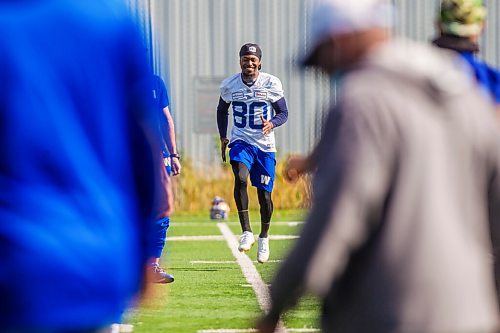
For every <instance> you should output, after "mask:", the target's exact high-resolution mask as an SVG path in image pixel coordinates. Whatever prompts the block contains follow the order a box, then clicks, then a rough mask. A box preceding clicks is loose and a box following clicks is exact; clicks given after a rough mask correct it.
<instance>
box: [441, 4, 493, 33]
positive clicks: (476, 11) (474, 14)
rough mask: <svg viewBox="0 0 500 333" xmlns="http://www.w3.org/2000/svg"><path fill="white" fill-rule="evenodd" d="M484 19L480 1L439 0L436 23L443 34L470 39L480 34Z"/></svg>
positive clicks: (482, 6) (483, 9) (484, 15)
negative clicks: (437, 22)
mask: <svg viewBox="0 0 500 333" xmlns="http://www.w3.org/2000/svg"><path fill="white" fill-rule="evenodd" d="M485 19H486V7H485V6H484V5H483V1H482V0H441V5H440V8H439V16H438V21H439V25H440V26H441V30H442V31H443V33H445V34H449V35H454V36H459V37H470V36H474V35H477V34H479V33H480V32H481V28H482V23H483V22H484V20H485Z"/></svg>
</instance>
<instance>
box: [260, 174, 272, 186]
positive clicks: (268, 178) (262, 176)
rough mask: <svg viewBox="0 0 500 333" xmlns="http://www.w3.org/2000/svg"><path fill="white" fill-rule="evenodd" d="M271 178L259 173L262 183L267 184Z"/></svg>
mask: <svg viewBox="0 0 500 333" xmlns="http://www.w3.org/2000/svg"><path fill="white" fill-rule="evenodd" d="M270 180H271V176H266V175H260V183H261V184H264V185H269V181H270Z"/></svg>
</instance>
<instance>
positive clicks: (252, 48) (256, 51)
mask: <svg viewBox="0 0 500 333" xmlns="http://www.w3.org/2000/svg"><path fill="white" fill-rule="evenodd" d="M245 55H254V56H257V57H258V58H259V59H260V58H262V50H261V49H260V47H259V45H257V44H254V43H246V44H245V45H243V46H242V47H241V49H240V58H241V57H243V56H245Z"/></svg>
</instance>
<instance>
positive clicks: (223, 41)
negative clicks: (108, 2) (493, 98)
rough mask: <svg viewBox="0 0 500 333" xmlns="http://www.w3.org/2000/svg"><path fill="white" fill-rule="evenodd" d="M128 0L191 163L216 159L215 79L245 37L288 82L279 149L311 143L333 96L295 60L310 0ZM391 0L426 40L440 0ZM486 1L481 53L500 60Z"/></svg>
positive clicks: (499, 17) (495, 9)
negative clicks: (165, 89) (286, 112)
mask: <svg viewBox="0 0 500 333" xmlns="http://www.w3.org/2000/svg"><path fill="white" fill-rule="evenodd" d="M126 1H127V2H128V5H129V7H130V8H131V11H132V12H133V14H134V15H135V16H136V17H137V18H138V21H139V22H141V26H142V30H143V33H144V35H145V38H146V39H148V38H149V39H150V40H149V41H148V42H147V43H149V44H150V45H152V51H153V58H154V67H155V71H156V72H157V73H159V74H160V75H161V76H162V77H163V78H164V79H165V82H166V83H167V86H168V89H169V94H170V99H171V110H172V114H173V117H174V121H175V124H176V130H177V139H178V145H179V147H180V150H181V151H182V153H183V154H184V155H185V156H188V157H190V158H191V159H192V160H193V162H194V163H195V165H217V164H218V163H219V162H218V161H219V153H218V150H217V144H218V134H217V126H216V115H215V109H216V106H217V101H218V83H219V82H220V81H221V80H222V79H223V78H225V77H227V76H229V75H231V74H234V73H236V72H239V71H240V69H239V63H238V51H239V48H240V46H241V45H243V44H244V43H246V42H256V43H258V44H259V45H260V46H261V48H262V50H263V58H262V62H263V69H262V70H263V71H265V72H269V73H271V74H274V75H276V76H277V77H279V78H280V79H281V81H282V83H283V87H284V89H285V97H286V99H287V103H288V106H289V116H290V117H289V121H288V122H287V123H286V124H285V125H284V126H283V127H281V128H278V129H276V139H277V147H278V150H279V151H278V156H284V155H285V154H288V153H292V152H300V153H306V152H307V151H309V150H310V148H311V147H312V145H313V144H314V143H315V141H316V139H317V137H318V133H319V127H320V124H321V121H322V117H323V116H322V115H323V114H324V110H325V106H326V105H327V104H328V103H329V101H330V100H334V99H335V89H334V88H335V87H334V86H333V85H331V84H330V81H329V80H328V78H325V77H324V76H322V75H320V74H318V73H316V72H313V71H300V70H298V69H297V66H296V65H295V60H296V55H297V51H299V50H300V47H301V46H304V45H305V43H307V31H306V26H307V25H306V20H307V19H308V11H309V6H310V3H311V0H126ZM353 1H354V0H353ZM392 1H393V3H394V4H395V6H396V7H397V19H396V23H395V27H394V31H395V33H396V34H397V35H401V36H405V37H409V38H412V39H416V40H421V41H426V42H429V41H430V40H431V39H432V37H433V36H434V35H435V17H436V13H437V10H438V4H439V0H392ZM485 3H486V5H487V7H488V11H489V16H488V22H487V29H486V32H485V34H484V36H483V38H482V39H481V50H482V52H481V56H482V57H484V58H485V59H486V60H487V61H488V62H489V63H491V64H493V65H496V66H500V44H499V43H498V39H499V36H500V4H499V1H498V0H486V1H485ZM149 20H151V22H149ZM151 27H152V29H151ZM211 112H212V113H211ZM211 116H213V121H212V123H210V117H211Z"/></svg>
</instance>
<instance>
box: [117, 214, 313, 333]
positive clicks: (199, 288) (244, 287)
mask: <svg viewBox="0 0 500 333" xmlns="http://www.w3.org/2000/svg"><path fill="white" fill-rule="evenodd" d="M250 217H251V220H252V221H259V215H258V213H257V212H250ZM302 219H303V211H280V212H277V213H276V214H275V215H274V216H273V222H274V225H273V224H271V231H270V234H271V235H296V234H297V233H298V232H299V230H300V227H301V224H300V223H287V222H286V221H300V220H302ZM225 223H226V224H227V225H228V226H229V228H230V230H231V231H232V232H233V233H234V234H235V235H236V236H239V235H240V233H241V231H240V227H239V223H237V222H236V220H235V216H234V215H232V216H231V217H230V219H229V221H226V222H225ZM252 227H253V230H254V233H258V230H259V229H260V223H258V222H257V223H255V222H254V223H252ZM210 235H213V236H219V238H221V236H222V234H221V231H220V230H219V228H218V227H217V223H216V222H213V221H210V220H209V219H208V213H206V214H193V215H179V216H175V215H174V216H172V222H171V227H170V229H169V231H168V237H170V238H171V239H172V240H171V241H167V245H166V251H164V253H165V254H164V256H163V258H162V266H163V267H166V268H168V272H169V273H171V274H173V275H174V276H175V279H176V280H175V282H174V283H172V284H168V285H153V286H152V290H151V294H152V295H153V297H152V298H151V299H149V301H147V303H146V304H143V306H142V307H141V308H140V309H138V310H135V311H134V312H132V313H131V314H129V315H128V318H127V320H126V321H127V322H128V323H131V324H133V325H134V332H137V333H141V332H142V333H154V332H162V333H163V332H172V333H197V332H203V331H207V330H221V332H223V331H222V329H240V330H242V331H241V332H244V329H248V328H252V327H254V322H255V319H256V318H257V317H258V316H259V315H260V313H261V310H260V308H259V304H258V301H257V297H256V294H255V292H254V290H253V289H252V287H251V286H250V285H249V284H248V282H247V281H246V279H245V277H244V275H243V273H242V270H241V268H240V266H239V265H238V263H237V261H236V259H235V257H234V256H233V254H232V252H231V250H230V248H229V246H228V244H227V242H226V241H225V240H224V239H220V240H202V241H201V240H198V241H194V240H178V239H179V237H181V236H210ZM270 244H271V257H270V262H268V263H266V264H258V263H257V262H256V256H257V253H256V248H257V246H256V244H255V245H254V247H253V248H252V250H251V251H250V252H248V256H249V257H250V259H251V260H252V261H253V262H254V265H255V266H256V268H257V270H258V271H259V273H260V275H261V277H262V279H263V281H264V282H265V283H267V284H268V283H270V281H271V279H272V277H273V274H274V272H275V270H276V269H277V267H278V265H279V260H280V259H281V258H283V257H284V256H285V255H286V253H287V250H288V249H289V247H290V246H291V245H292V244H293V240H289V239H287V240H271V243H270ZM318 313H319V305H318V302H317V301H316V300H315V299H313V298H312V297H306V298H304V299H303V301H302V302H301V303H300V304H299V306H298V307H297V308H296V309H295V310H294V311H292V312H290V313H289V314H287V316H286V317H285V318H284V324H285V326H286V327H287V328H291V329H293V328H312V329H316V328H317V327H318V324H317V318H318ZM307 331H313V330H307ZM248 332H251V331H248Z"/></svg>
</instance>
